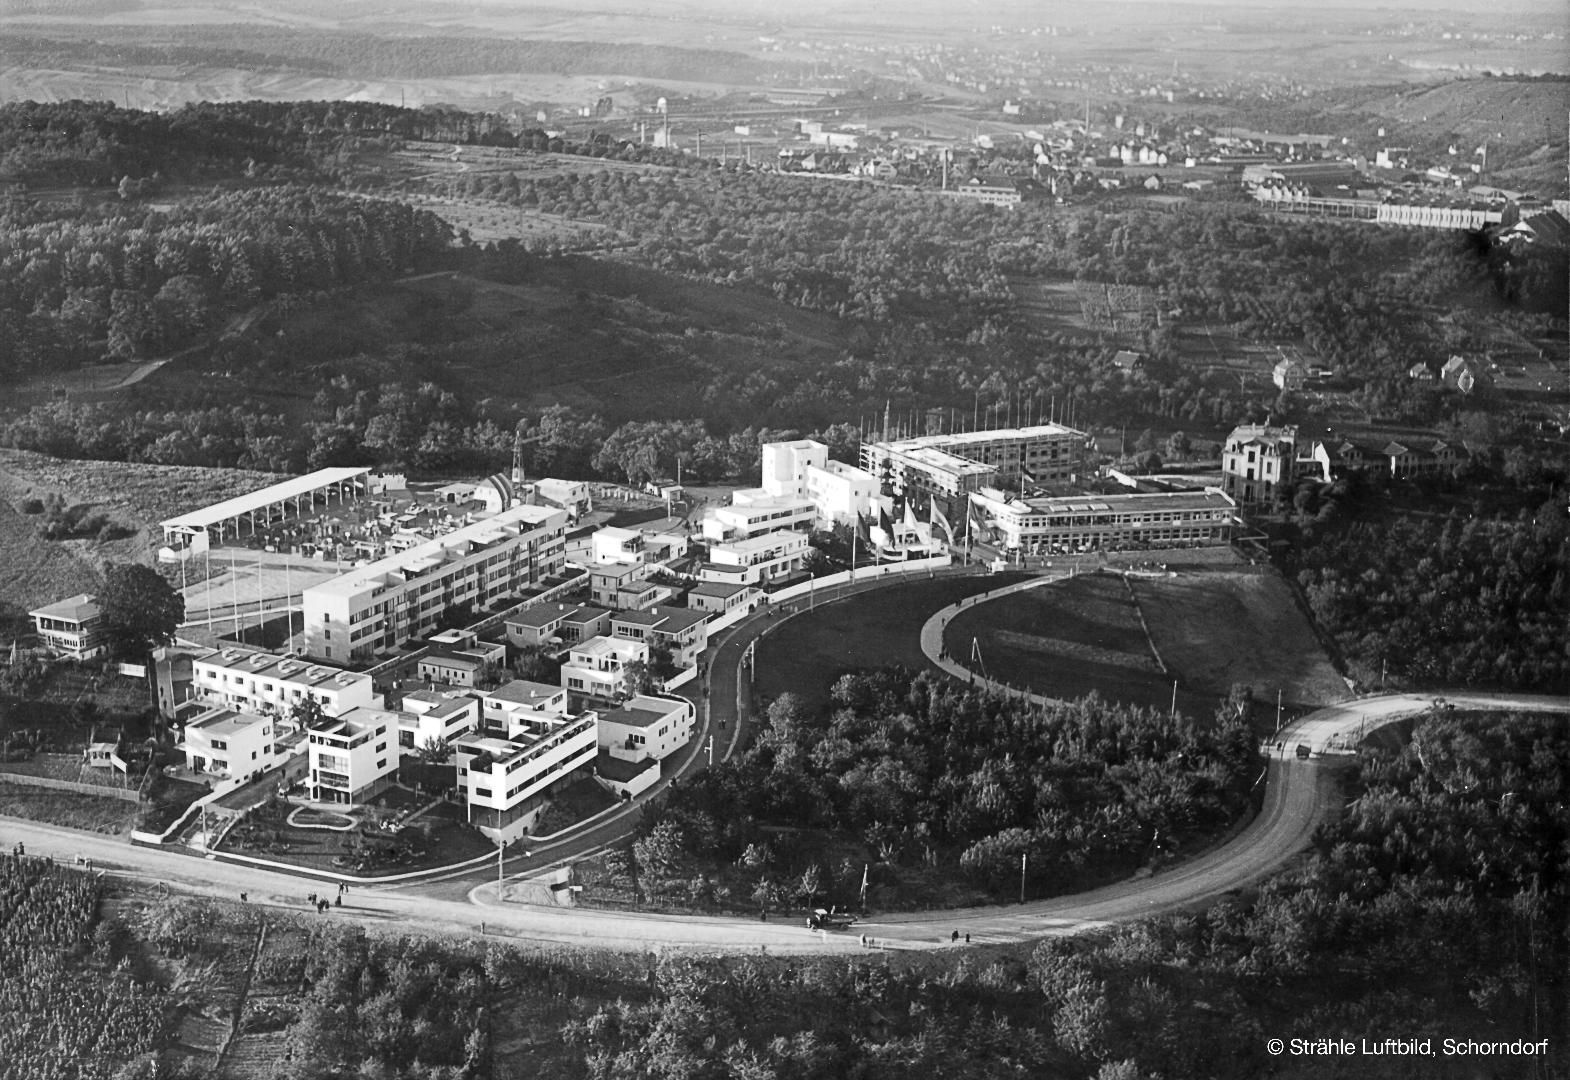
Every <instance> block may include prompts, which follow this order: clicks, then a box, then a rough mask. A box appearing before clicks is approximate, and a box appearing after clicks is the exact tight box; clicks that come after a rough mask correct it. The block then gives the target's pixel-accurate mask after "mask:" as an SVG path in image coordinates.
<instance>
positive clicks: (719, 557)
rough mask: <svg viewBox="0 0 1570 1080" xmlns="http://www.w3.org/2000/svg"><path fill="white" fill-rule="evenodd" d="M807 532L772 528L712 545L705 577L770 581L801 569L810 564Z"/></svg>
mask: <svg viewBox="0 0 1570 1080" xmlns="http://www.w3.org/2000/svg"><path fill="white" fill-rule="evenodd" d="M810 546H811V545H810V544H809V543H808V538H807V534H806V533H799V532H772V533H764V534H763V535H762V536H750V537H747V538H746V539H745V540H734V541H731V542H729V543H724V544H712V545H710V547H709V561H708V562H707V563H704V564H703V565H702V566H700V567H699V568H698V577H699V579H700V580H702V581H724V582H729V583H731V584H742V585H759V586H761V585H767V584H768V583H769V582H772V581H775V580H776V579H779V578H784V577H789V576H791V575H792V574H795V573H798V572H799V571H801V569H802V568H803V567H804V566H805V565H806V561H807V551H808V549H809V547H810Z"/></svg>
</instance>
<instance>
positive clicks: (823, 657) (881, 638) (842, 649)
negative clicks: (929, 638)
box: [756, 574, 1018, 704]
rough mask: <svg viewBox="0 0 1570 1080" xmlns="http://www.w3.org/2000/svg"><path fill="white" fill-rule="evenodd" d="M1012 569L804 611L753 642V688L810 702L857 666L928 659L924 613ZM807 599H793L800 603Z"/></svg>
mask: <svg viewBox="0 0 1570 1080" xmlns="http://www.w3.org/2000/svg"><path fill="white" fill-rule="evenodd" d="M1016 580H1018V577H1017V576H1016V575H1003V574H1000V575H997V576H993V577H966V578H936V579H934V580H931V581H921V582H913V583H911V584H908V585H892V586H889V587H888V588H882V589H875V590H873V591H872V592H868V593H863V594H862V595H860V596H855V597H852V598H851V599H849V600H842V601H839V602H837V603H833V604H824V605H822V606H820V607H817V608H812V609H807V610H802V612H801V614H799V615H793V616H791V617H790V618H789V619H786V620H785V622H783V623H781V624H780V626H779V628H778V629H776V630H774V631H772V632H770V633H769V634H768V635H766V636H765V637H764V638H763V640H762V641H760V642H758V654H757V655H758V678H757V683H756V687H757V690H758V692H759V693H761V694H762V695H764V696H765V697H768V698H771V699H772V698H776V697H778V696H779V695H781V694H783V693H785V692H787V691H789V692H790V693H793V694H796V695H798V696H800V697H802V698H804V699H806V700H807V701H809V702H812V703H814V704H822V703H824V702H826V701H827V700H828V696H829V689H830V688H831V687H832V686H833V684H834V680H836V679H838V678H839V677H840V676H841V675H844V674H846V673H847V672H851V671H856V670H858V669H861V668H875V667H882V666H884V665H887V664H904V665H905V666H906V667H909V668H912V669H914V670H920V669H921V668H924V667H926V666H927V659H926V657H925V656H924V655H923V654H922V652H921V626H922V623H924V622H925V621H926V619H927V616H929V615H931V614H932V613H933V612H935V611H937V610H939V609H940V608H943V607H947V606H948V605H949V604H952V603H955V602H956V601H958V600H960V599H962V598H963V597H967V596H974V595H975V594H976V593H979V592H984V591H986V590H987V589H995V588H997V587H998V586H1000V585H1003V584H1006V583H1007V582H1009V581H1016ZM806 604H807V601H806V600H798V601H796V605H797V608H798V609H802V608H804V606H805V605H806Z"/></svg>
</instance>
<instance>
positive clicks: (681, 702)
mask: <svg viewBox="0 0 1570 1080" xmlns="http://www.w3.org/2000/svg"><path fill="white" fill-rule="evenodd" d="M696 718H697V710H696V709H695V708H694V706H693V704H692V702H690V701H687V700H686V699H684V698H676V697H665V696H663V695H653V694H634V695H633V696H632V698H631V699H630V700H628V701H626V702H624V703H623V704H622V705H620V706H619V707H617V708H615V709H611V710H609V711H607V712H603V713H601V714H600V723H599V755H598V757H596V758H595V761H594V775H595V778H596V779H598V780H599V782H600V783H601V784H602V785H603V786H605V787H607V788H609V789H610V790H611V791H613V792H615V793H616V794H618V795H620V796H622V797H623V798H632V797H633V796H636V795H641V794H642V793H643V792H645V791H647V790H648V789H649V788H651V787H653V786H654V784H655V782H656V781H658V780H659V778H660V762H661V761H663V760H665V759H666V758H668V757H670V755H672V754H674V753H675V752H676V751H677V750H680V749H681V748H682V747H683V746H686V745H687V743H689V742H690V741H692V732H693V728H694V726H695V724H696Z"/></svg>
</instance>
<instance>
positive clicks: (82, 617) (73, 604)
mask: <svg viewBox="0 0 1570 1080" xmlns="http://www.w3.org/2000/svg"><path fill="white" fill-rule="evenodd" d="M28 614H29V615H34V616H38V617H41V618H45V619H63V620H65V621H66V622H86V621H87V620H88V619H92V618H96V617H97V616H98V601H97V600H96V599H95V598H94V597H93V595H92V594H91V593H77V594H76V595H75V596H72V597H69V598H67V599H65V600H56V601H55V602H54V603H52V604H48V605H46V606H44V607H41V608H38V609H36V610H34V611H29V612H28Z"/></svg>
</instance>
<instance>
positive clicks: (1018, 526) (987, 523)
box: [971, 488, 1237, 555]
mask: <svg viewBox="0 0 1570 1080" xmlns="http://www.w3.org/2000/svg"><path fill="white" fill-rule="evenodd" d="M971 510H972V518H973V521H974V522H975V524H974V525H973V526H972V531H973V532H974V531H977V530H979V531H980V532H982V533H983V538H984V539H985V540H987V542H989V543H991V544H993V545H995V546H996V547H998V548H999V549H1001V550H1006V551H1011V552H1018V553H1021V554H1031V555H1060V554H1070V553H1074V552H1081V551H1095V550H1119V549H1134V550H1138V549H1142V548H1155V547H1203V546H1210V545H1217V544H1226V543H1230V542H1231V539H1232V533H1233V529H1234V528H1235V526H1236V525H1237V503H1235V502H1234V501H1233V500H1232V499H1231V498H1229V497H1228V496H1227V495H1226V494H1225V493H1224V492H1222V491H1221V490H1220V489H1219V488H1206V489H1205V490H1204V491H1202V492H1194V491H1174V492H1154V493H1147V494H1133V495H1079V496H1069V497H1066V498H1045V499H1036V498H1025V499H1021V498H1018V497H1017V496H1015V495H1012V494H1009V493H1007V492H1003V491H999V490H996V489H988V490H986V491H983V492H979V493H977V494H975V495H972V496H971Z"/></svg>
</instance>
